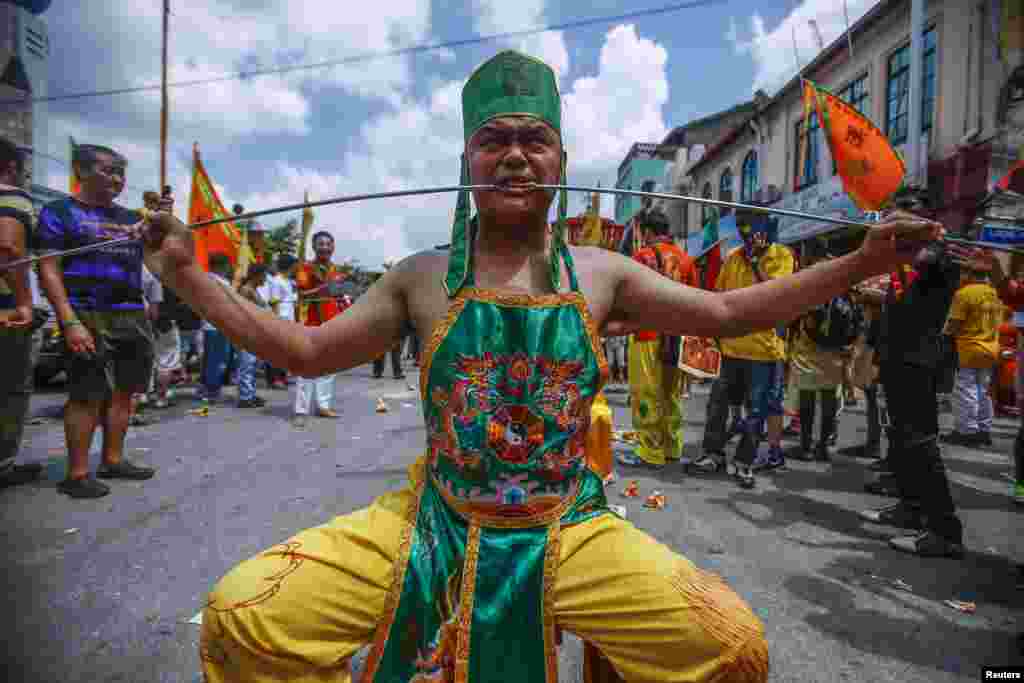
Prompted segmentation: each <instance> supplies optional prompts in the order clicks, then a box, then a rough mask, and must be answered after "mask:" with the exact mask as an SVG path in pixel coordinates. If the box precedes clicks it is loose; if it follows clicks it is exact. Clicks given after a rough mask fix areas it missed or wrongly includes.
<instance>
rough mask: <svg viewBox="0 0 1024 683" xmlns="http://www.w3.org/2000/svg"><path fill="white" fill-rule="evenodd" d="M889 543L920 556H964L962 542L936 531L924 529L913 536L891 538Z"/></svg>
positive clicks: (898, 548)
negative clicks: (952, 539)
mask: <svg viewBox="0 0 1024 683" xmlns="http://www.w3.org/2000/svg"><path fill="white" fill-rule="evenodd" d="M889 545H891V546H892V547H893V548H896V549H897V550H902V551H904V552H907V553H913V554H915V555H917V556H919V557H952V558H960V557H963V556H964V546H963V544H962V543H958V542H956V541H951V540H949V539H946V538H943V537H942V536H939V535H938V534H937V533H935V532H934V531H922V532H921V533H919V534H915V535H913V536H898V537H896V538H891V539H889Z"/></svg>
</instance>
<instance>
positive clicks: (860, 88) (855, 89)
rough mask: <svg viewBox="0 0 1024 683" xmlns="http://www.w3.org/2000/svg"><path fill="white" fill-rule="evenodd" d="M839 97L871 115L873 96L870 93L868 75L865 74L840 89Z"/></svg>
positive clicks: (866, 114)
mask: <svg viewBox="0 0 1024 683" xmlns="http://www.w3.org/2000/svg"><path fill="white" fill-rule="evenodd" d="M839 99H841V100H843V101H844V102H846V103H847V104H849V105H850V106H851V107H853V108H854V109H856V110H857V111H859V112H860V113H861V114H864V115H865V116H867V117H868V118H871V117H870V111H869V110H870V108H871V97H870V94H869V93H868V75H867V74H864V75H863V76H861V77H860V78H858V79H857V80H855V81H853V82H852V83H850V84H849V85H847V86H846V87H845V88H843V89H842V90H840V91H839Z"/></svg>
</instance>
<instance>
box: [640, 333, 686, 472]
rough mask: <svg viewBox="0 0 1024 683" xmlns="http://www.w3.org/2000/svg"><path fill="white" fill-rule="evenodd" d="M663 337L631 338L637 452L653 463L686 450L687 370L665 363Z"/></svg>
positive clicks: (670, 459) (663, 462)
mask: <svg viewBox="0 0 1024 683" xmlns="http://www.w3.org/2000/svg"><path fill="white" fill-rule="evenodd" d="M660 350H661V341H660V340H658V339H655V340H653V341H641V342H638V341H636V338H635V337H634V338H631V339H630V340H629V391H630V394H631V395H632V401H631V404H632V408H633V429H634V430H635V431H636V432H637V445H636V449H635V453H636V455H637V456H638V457H639V458H640V459H642V460H643V461H645V462H647V463H650V464H651V465H664V464H665V463H667V462H673V461H677V460H679V458H681V457H682V454H683V414H684V412H685V410H684V405H683V382H684V380H685V375H684V373H683V372H682V371H681V370H679V369H678V368H672V367H668V366H666V365H663V364H662V362H661V359H660V358H659V354H660Z"/></svg>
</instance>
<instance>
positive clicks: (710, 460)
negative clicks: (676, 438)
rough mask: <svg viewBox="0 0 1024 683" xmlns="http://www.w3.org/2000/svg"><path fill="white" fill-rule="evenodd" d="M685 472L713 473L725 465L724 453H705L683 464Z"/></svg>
mask: <svg viewBox="0 0 1024 683" xmlns="http://www.w3.org/2000/svg"><path fill="white" fill-rule="evenodd" d="M683 467H684V468H685V469H686V471H687V472H694V471H696V472H699V473H701V474H714V473H716V472H719V471H721V470H722V469H723V468H724V467H725V453H705V454H703V455H702V456H700V457H699V458H697V459H696V460H694V461H693V462H690V463H686V464H685V465H684V466H683Z"/></svg>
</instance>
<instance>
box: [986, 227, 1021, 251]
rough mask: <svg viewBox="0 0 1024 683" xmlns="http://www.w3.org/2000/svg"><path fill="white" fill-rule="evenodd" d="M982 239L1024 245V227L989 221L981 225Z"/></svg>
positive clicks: (994, 242)
mask: <svg viewBox="0 0 1024 683" xmlns="http://www.w3.org/2000/svg"><path fill="white" fill-rule="evenodd" d="M981 241H982V242H991V243H993V244H1007V245H1012V246H1020V245H1024V229H1022V228H1014V227H1011V226H1008V225H998V224H995V223H987V224H985V225H982V226H981Z"/></svg>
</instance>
